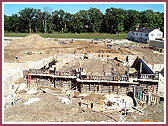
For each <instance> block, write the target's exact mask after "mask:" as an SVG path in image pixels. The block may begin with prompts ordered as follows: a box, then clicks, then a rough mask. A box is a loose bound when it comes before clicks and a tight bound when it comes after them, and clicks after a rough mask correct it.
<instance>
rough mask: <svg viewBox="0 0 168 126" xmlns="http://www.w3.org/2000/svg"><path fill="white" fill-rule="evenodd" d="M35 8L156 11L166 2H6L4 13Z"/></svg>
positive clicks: (74, 10) (14, 12)
mask: <svg viewBox="0 0 168 126" xmlns="http://www.w3.org/2000/svg"><path fill="white" fill-rule="evenodd" d="M25 7H26V8H28V7H29V8H34V9H40V10H41V11H44V7H49V8H51V9H52V10H53V11H54V10H60V9H62V10H64V11H65V12H69V13H71V14H74V13H76V12H78V11H79V10H88V9H90V8H97V9H100V10H101V12H102V13H105V11H106V9H107V8H111V7H115V8H122V9H124V10H129V9H133V10H137V11H143V10H148V9H152V10H153V11H154V12H164V4H104V3H103V4H58V3H55V4H16V3H14V4H4V14H5V15H8V16H11V15H12V14H17V13H18V12H19V11H20V10H22V9H24V8H25Z"/></svg>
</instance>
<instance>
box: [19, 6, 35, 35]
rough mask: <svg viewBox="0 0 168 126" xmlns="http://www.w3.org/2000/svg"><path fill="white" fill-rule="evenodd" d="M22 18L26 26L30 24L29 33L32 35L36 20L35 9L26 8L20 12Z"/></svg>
mask: <svg viewBox="0 0 168 126" xmlns="http://www.w3.org/2000/svg"><path fill="white" fill-rule="evenodd" d="M19 14H20V18H21V20H23V21H24V22H25V25H27V24H28V26H29V33H31V26H32V22H33V18H35V15H36V9H33V8H25V9H23V10H21V11H19Z"/></svg>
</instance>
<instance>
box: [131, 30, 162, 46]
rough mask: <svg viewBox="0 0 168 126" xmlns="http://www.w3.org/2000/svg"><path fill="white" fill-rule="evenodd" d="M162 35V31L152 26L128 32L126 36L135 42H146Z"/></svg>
mask: <svg viewBox="0 0 168 126" xmlns="http://www.w3.org/2000/svg"><path fill="white" fill-rule="evenodd" d="M162 37H163V32H161V31H160V30H158V29H153V28H142V29H139V30H134V31H130V32H129V33H128V38H129V39H130V40H134V41H137V42H146V43H148V42H149V41H151V40H156V39H162Z"/></svg>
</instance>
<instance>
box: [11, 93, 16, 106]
mask: <svg viewBox="0 0 168 126" xmlns="http://www.w3.org/2000/svg"><path fill="white" fill-rule="evenodd" d="M11 96H12V105H14V104H15V99H14V95H13V91H12V92H11Z"/></svg>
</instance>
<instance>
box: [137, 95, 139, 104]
mask: <svg viewBox="0 0 168 126" xmlns="http://www.w3.org/2000/svg"><path fill="white" fill-rule="evenodd" d="M137 93H138V98H137V103H138V104H139V92H137Z"/></svg>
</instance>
